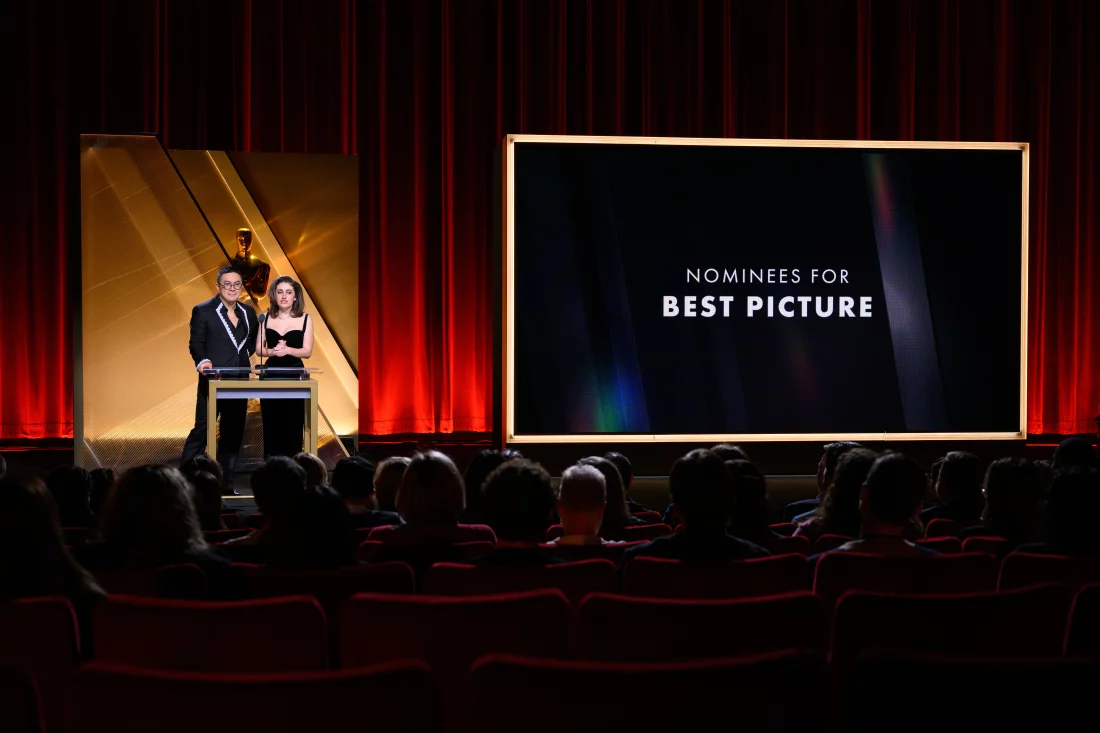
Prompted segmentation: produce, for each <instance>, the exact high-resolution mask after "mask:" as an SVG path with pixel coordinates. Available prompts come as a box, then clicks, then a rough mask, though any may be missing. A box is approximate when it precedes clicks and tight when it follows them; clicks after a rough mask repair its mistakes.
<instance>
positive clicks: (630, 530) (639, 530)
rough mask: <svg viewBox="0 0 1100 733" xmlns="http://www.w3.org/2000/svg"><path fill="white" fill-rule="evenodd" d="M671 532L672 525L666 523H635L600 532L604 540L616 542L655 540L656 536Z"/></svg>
mask: <svg viewBox="0 0 1100 733" xmlns="http://www.w3.org/2000/svg"><path fill="white" fill-rule="evenodd" d="M670 534H673V531H672V527H670V526H668V525H667V524H635V525H631V526H629V527H623V528H622V529H621V530H619V531H617V532H601V533H600V535H601V536H602V537H603V538H604V539H605V540H614V541H616V542H638V541H639V540H655V539H657V538H658V537H667V536H669V535H670Z"/></svg>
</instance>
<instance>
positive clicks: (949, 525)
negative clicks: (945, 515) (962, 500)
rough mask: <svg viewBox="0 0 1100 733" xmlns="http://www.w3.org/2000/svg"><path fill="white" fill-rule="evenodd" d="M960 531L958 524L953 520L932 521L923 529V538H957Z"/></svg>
mask: <svg viewBox="0 0 1100 733" xmlns="http://www.w3.org/2000/svg"><path fill="white" fill-rule="evenodd" d="M960 529H961V527H959V523H958V522H956V521H955V520H954V519H933V520H932V521H931V522H929V523H928V526H927V527H925V528H924V536H925V537H928V538H932V537H958V536H959V530H960Z"/></svg>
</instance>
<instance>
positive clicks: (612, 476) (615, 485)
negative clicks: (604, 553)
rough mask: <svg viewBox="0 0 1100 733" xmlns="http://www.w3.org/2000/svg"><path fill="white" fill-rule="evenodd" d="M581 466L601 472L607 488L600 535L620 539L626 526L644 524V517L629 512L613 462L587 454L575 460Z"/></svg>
mask: <svg viewBox="0 0 1100 733" xmlns="http://www.w3.org/2000/svg"><path fill="white" fill-rule="evenodd" d="M577 464H578V465H581V466H592V467H594V468H595V469H596V470H597V471H599V472H600V473H602V474H603V477H604V482H605V486H606V488H607V504H606V505H604V509H603V524H602V525H601V526H600V537H603V538H604V539H605V540H622V539H625V538H624V536H623V533H624V531H625V530H626V528H627V527H636V526H639V525H642V524H645V523H646V522H645V520H644V519H638V518H637V517H635V516H634V515H633V514H631V513H630V509H628V508H627V504H626V488H625V487H624V486H623V478H622V476H620V475H619V469H617V468H615V464H614V463H612V462H611V461H609V460H607V459H606V458H603V457H601V456H589V457H588V458H582V459H581V460H579V461H577Z"/></svg>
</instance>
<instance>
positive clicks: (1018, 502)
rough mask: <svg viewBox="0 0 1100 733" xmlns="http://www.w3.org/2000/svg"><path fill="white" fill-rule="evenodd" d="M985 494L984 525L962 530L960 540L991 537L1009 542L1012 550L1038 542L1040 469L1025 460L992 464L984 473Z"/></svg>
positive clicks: (1000, 460) (983, 488)
mask: <svg viewBox="0 0 1100 733" xmlns="http://www.w3.org/2000/svg"><path fill="white" fill-rule="evenodd" d="M982 490H983V492H984V493H985V511H984V512H983V514H982V523H981V524H979V525H976V526H972V527H964V528H963V529H962V530H960V531H959V537H960V538H961V539H965V538H967V537H974V536H978V535H992V536H995V537H1003V538H1004V539H1006V540H1008V542H1009V545H1010V546H1011V547H1016V546H1017V545H1021V544H1024V543H1027V542H1038V541H1039V539H1040V534H1041V527H1040V513H1039V505H1040V502H1041V501H1042V498H1043V479H1042V475H1041V474H1040V472H1039V467H1038V466H1036V465H1035V464H1034V463H1032V462H1031V461H1029V460H1027V459H1024V458H1001V459H998V460H996V461H993V463H991V464H989V468H988V469H987V470H986V472H985V481H984V483H983V485H982Z"/></svg>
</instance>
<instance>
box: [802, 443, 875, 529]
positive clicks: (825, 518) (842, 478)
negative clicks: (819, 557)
mask: <svg viewBox="0 0 1100 733" xmlns="http://www.w3.org/2000/svg"><path fill="white" fill-rule="evenodd" d="M876 458H878V456H877V455H876V454H875V452H874V451H873V450H869V449H867V448H852V449H850V450H848V451H847V452H845V453H844V454H842V455H841V456H840V458H838V459H837V462H836V469H835V470H834V471H833V482H832V483H831V484H830V485H829V487H828V493H827V494H826V495H825V500H824V501H823V502H821V506H820V507H818V509H817V512H816V514H815V516H817V517H818V522H820V524H821V534H839V535H844V536H845V537H858V536H859V531H860V526H861V524H862V521H861V520H860V514H859V496H860V493H861V492H862V490H863V483H864V481H866V479H867V474H868V473H869V472H870V470H871V466H873V465H874V463H875V459H876Z"/></svg>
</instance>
